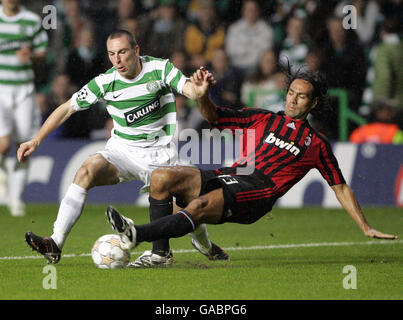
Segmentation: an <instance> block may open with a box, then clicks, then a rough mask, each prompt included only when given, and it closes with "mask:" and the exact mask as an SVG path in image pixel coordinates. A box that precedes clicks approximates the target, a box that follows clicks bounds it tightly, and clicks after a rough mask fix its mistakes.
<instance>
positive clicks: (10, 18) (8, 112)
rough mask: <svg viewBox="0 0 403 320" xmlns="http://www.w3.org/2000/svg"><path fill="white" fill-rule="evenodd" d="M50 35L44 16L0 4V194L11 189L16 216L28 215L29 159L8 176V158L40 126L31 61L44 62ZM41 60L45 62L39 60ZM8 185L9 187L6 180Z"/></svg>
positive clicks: (12, 3)
mask: <svg viewBox="0 0 403 320" xmlns="http://www.w3.org/2000/svg"><path fill="white" fill-rule="evenodd" d="M47 44H48V36H47V33H46V31H45V30H44V29H43V28H42V20H41V18H40V17H39V16H38V15H37V14H35V13H33V12H31V11H28V10H26V9H25V8H24V7H23V6H20V4H19V1H17V0H2V5H1V6H0V193H1V194H2V195H3V196H5V195H6V194H7V189H8V207H9V209H10V212H11V214H12V215H13V216H22V215H24V214H25V205H24V203H23V202H22V200H21V196H22V193H23V191H24V188H25V185H26V180H27V175H28V162H24V163H17V164H16V165H15V166H13V168H12V172H11V174H10V178H9V179H8V178H7V169H6V166H5V161H6V158H7V154H8V152H9V149H10V146H11V143H12V142H14V143H16V144H19V143H21V142H23V141H26V140H27V139H31V138H32V137H33V135H34V133H35V132H36V131H37V130H38V128H39V125H40V111H39V107H38V106H37V103H36V100H35V89H34V72H33V70H32V63H35V62H44V60H45V58H46V48H47ZM40 60H42V61H40ZM7 180H8V181H9V186H8V188H7V182H8V181H7Z"/></svg>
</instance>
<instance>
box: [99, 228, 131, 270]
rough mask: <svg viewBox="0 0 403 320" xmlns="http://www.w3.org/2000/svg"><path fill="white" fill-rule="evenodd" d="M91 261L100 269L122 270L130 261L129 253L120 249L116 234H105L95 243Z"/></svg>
mask: <svg viewBox="0 0 403 320" xmlns="http://www.w3.org/2000/svg"><path fill="white" fill-rule="evenodd" d="M91 257H92V261H94V263H95V265H96V266H97V267H98V268H101V269H118V268H124V267H126V266H127V264H128V263H129V261H130V252H129V251H127V250H123V249H122V248H121V247H120V238H119V236H118V235H116V234H106V235H104V236H102V237H100V238H99V239H98V240H97V241H95V243H94V245H93V247H92V250H91Z"/></svg>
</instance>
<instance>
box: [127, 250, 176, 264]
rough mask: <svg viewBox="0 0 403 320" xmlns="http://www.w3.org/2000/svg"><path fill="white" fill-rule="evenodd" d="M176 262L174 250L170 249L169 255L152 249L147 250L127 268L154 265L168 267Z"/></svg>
mask: <svg viewBox="0 0 403 320" xmlns="http://www.w3.org/2000/svg"><path fill="white" fill-rule="evenodd" d="M173 263H174V259H173V257H172V252H171V251H169V252H168V254H167V255H165V256H160V255H159V254H156V253H152V251H151V250H146V251H144V253H143V254H142V255H141V256H140V257H138V258H137V259H136V260H134V261H133V262H130V263H129V264H128V265H127V268H153V267H168V266H170V265H172V264H173Z"/></svg>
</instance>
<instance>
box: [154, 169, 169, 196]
mask: <svg viewBox="0 0 403 320" xmlns="http://www.w3.org/2000/svg"><path fill="white" fill-rule="evenodd" d="M174 178H175V174H174V172H173V171H172V170H170V169H168V168H158V169H155V170H154V171H153V172H152V173H151V178H150V193H151V194H156V193H165V192H169V191H170V189H171V186H172V185H173V183H174Z"/></svg>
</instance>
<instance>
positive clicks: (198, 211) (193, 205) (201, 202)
mask: <svg viewBox="0 0 403 320" xmlns="http://www.w3.org/2000/svg"><path fill="white" fill-rule="evenodd" d="M207 205H208V199H206V198H205V197H199V198H196V199H194V200H192V201H191V202H190V203H189V204H188V205H187V207H186V210H188V211H189V212H191V215H192V218H193V220H194V221H195V222H196V223H198V222H199V221H201V220H203V218H204V213H205V210H203V209H204V208H206V207H207Z"/></svg>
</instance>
